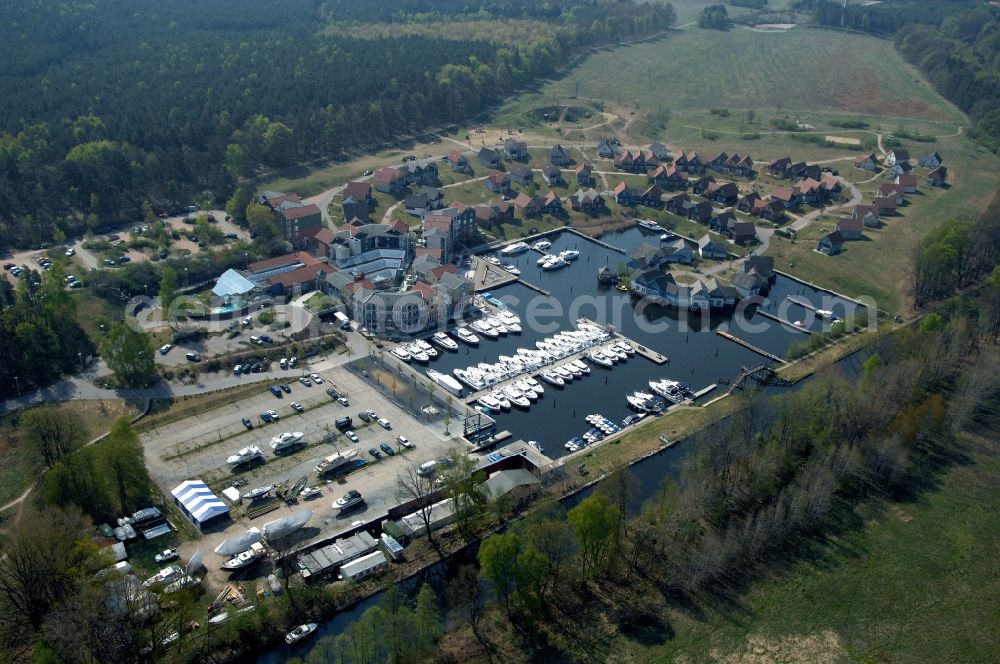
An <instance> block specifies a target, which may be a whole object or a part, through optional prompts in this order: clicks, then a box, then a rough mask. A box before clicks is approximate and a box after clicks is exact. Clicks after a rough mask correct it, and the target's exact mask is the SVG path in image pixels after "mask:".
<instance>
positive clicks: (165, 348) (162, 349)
mask: <svg viewBox="0 0 1000 664" xmlns="http://www.w3.org/2000/svg"><path fill="white" fill-rule="evenodd" d="M173 347H174V346H173V344H163V345H162V346H160V355H166V354H167V353H169V352H170V349H171V348H173Z"/></svg>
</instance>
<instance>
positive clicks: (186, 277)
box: [184, 268, 190, 288]
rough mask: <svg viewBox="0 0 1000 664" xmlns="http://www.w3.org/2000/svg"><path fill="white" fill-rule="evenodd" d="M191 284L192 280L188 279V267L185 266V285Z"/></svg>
mask: <svg viewBox="0 0 1000 664" xmlns="http://www.w3.org/2000/svg"><path fill="white" fill-rule="evenodd" d="M189 285H190V282H189V281H188V269H187V268H184V287H185V288H186V287H187V286H189Z"/></svg>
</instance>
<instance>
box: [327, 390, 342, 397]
mask: <svg viewBox="0 0 1000 664" xmlns="http://www.w3.org/2000/svg"><path fill="white" fill-rule="evenodd" d="M326 393H327V394H329V395H330V398H331V399H339V398H340V392H338V391H337V390H335V389H333V388H332V387H328V388H326Z"/></svg>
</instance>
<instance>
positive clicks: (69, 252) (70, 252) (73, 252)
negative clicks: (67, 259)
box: [66, 247, 76, 256]
mask: <svg viewBox="0 0 1000 664" xmlns="http://www.w3.org/2000/svg"><path fill="white" fill-rule="evenodd" d="M66 255H67V256H75V255H76V249H74V248H73V247H70V248H69V249H67V250H66Z"/></svg>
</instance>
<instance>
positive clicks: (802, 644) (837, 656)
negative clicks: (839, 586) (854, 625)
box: [710, 630, 846, 664]
mask: <svg viewBox="0 0 1000 664" xmlns="http://www.w3.org/2000/svg"><path fill="white" fill-rule="evenodd" d="M845 654H846V653H845V652H844V645H843V644H842V643H841V642H840V635H838V634H837V633H836V632H834V631H831V630H827V631H825V632H820V633H818V634H812V635H808V636H785V637H781V638H777V639H774V638H768V637H765V636H761V635H755V636H754V635H751V636H748V637H747V639H746V647H745V648H744V649H743V650H741V651H738V652H732V653H722V652H719V651H717V650H713V651H712V652H711V653H710V655H711V656H712V659H713V660H714V661H717V662H724V663H725V664H773V663H774V662H782V663H783V664H825V663H826V662H839V661H842V660H843V658H844V655H845Z"/></svg>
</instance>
